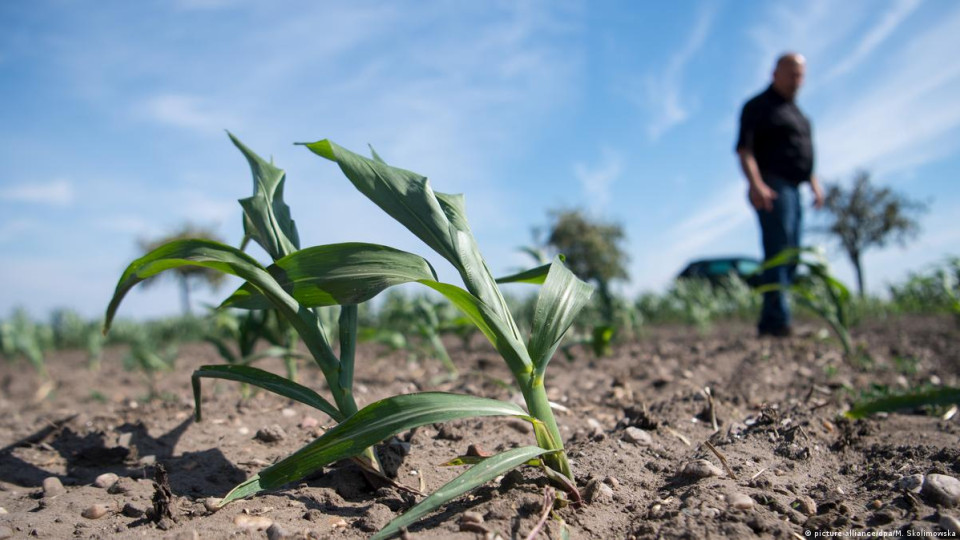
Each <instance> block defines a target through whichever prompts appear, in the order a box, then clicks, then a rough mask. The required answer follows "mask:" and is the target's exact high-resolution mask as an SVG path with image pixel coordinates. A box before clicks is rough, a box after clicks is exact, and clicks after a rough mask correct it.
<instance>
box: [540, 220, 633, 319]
mask: <svg viewBox="0 0 960 540" xmlns="http://www.w3.org/2000/svg"><path fill="white" fill-rule="evenodd" d="M549 216H550V225H549V231H550V232H549V236H548V237H547V240H546V245H547V246H549V247H551V248H552V249H554V250H555V251H557V252H558V253H562V254H563V255H564V256H566V258H567V260H566V264H567V267H568V268H570V270H571V271H572V272H573V273H574V274H576V275H577V276H578V277H579V278H580V279H582V280H584V281H593V282H594V283H596V284H597V293H598V294H599V296H600V301H601V302H602V308H603V312H604V313H603V314H604V318H605V319H606V320H607V322H608V323H609V322H610V320H611V319H612V317H613V296H612V294H611V292H610V284H611V282H613V281H614V280H618V279H620V280H624V281H626V280H628V279H629V276H628V275H627V270H626V265H627V261H629V257H628V256H627V254H626V252H624V250H623V248H622V247H621V245H620V244H621V243H622V242H623V241H624V240H625V238H626V235H625V234H624V232H623V227H622V226H621V225H620V224H619V223H606V222H602V221H595V220H593V219H591V218H589V217H588V216H586V215H585V214H584V212H583V211H581V210H578V209H560V210H553V211H551V212H550V214H549Z"/></svg>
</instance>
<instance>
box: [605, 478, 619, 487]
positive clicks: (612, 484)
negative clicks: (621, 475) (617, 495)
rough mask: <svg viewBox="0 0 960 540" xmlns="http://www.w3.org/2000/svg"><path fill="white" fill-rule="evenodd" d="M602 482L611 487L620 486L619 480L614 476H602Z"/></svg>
mask: <svg viewBox="0 0 960 540" xmlns="http://www.w3.org/2000/svg"><path fill="white" fill-rule="evenodd" d="M603 483H604V484H606V485H608V486H610V487H612V488H613V489H617V488H618V487H620V481H619V480H617V477H616V476H608V477H606V478H604V479H603Z"/></svg>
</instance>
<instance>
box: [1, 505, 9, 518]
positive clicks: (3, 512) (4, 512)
mask: <svg viewBox="0 0 960 540" xmlns="http://www.w3.org/2000/svg"><path fill="white" fill-rule="evenodd" d="M7 513H8V512H7V509H6V508H4V507H2V506H0V516H2V515H4V514H7Z"/></svg>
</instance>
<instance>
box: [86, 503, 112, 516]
mask: <svg viewBox="0 0 960 540" xmlns="http://www.w3.org/2000/svg"><path fill="white" fill-rule="evenodd" d="M109 511H110V509H109V508H107V505H105V504H95V505H93V506H88V507H87V508H85V509H84V510H83V512H80V515H81V516H83V517H85V518H87V519H100V518H102V517H103V516H105V515H107V513H108V512H109Z"/></svg>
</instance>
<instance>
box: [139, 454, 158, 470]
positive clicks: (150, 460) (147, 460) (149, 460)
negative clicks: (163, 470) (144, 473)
mask: <svg viewBox="0 0 960 540" xmlns="http://www.w3.org/2000/svg"><path fill="white" fill-rule="evenodd" d="M137 463H139V464H140V466H141V467H150V466H153V465H155V464H156V463H157V456H155V455H153V454H150V455H146V456H143V457H142V458H140V461H138V462H137Z"/></svg>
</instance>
